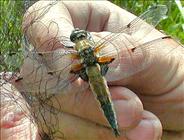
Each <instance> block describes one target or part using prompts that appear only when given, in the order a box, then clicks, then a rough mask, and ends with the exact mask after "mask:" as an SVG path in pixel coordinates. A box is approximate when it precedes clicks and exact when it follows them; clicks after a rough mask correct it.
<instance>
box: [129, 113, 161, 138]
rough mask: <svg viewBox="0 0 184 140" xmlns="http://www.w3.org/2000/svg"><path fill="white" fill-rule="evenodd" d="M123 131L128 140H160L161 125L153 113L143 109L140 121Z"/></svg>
mask: <svg viewBox="0 0 184 140" xmlns="http://www.w3.org/2000/svg"><path fill="white" fill-rule="evenodd" d="M125 133H126V136H127V138H128V140H160V139H161V136H162V125H161V123H160V121H159V119H158V118H157V117H156V116H155V115H153V114H152V113H150V112H148V111H144V112H143V115H142V120H141V122H140V123H139V124H138V125H137V126H136V127H135V128H133V129H131V130H129V131H126V132H125Z"/></svg>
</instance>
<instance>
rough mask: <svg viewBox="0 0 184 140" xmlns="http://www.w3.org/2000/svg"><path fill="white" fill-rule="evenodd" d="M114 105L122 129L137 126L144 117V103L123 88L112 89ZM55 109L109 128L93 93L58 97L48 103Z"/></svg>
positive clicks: (72, 93) (69, 94)
mask: <svg viewBox="0 0 184 140" xmlns="http://www.w3.org/2000/svg"><path fill="white" fill-rule="evenodd" d="M110 92H111V95H112V100H113V104H114V106H115V110H116V114H117V119H118V122H119V127H120V129H127V128H130V127H133V126H135V125H137V123H138V122H139V121H140V119H141V116H142V111H143V107H142V103H141V101H140V100H139V99H138V97H137V96H136V95H135V94H134V93H132V92H131V91H130V90H128V89H126V88H122V87H111V88H110ZM47 104H50V105H52V106H53V107H55V108H57V109H58V110H61V111H63V112H67V113H70V114H73V115H76V116H79V117H81V118H84V119H88V120H90V121H92V122H95V123H98V124H101V125H105V126H109V124H108V123H107V121H106V119H105V118H104V114H103V113H102V110H101V108H100V105H99V103H98V101H97V100H96V99H95V97H94V95H93V94H92V93H91V91H87V92H85V93H77V95H76V94H75V93H74V92H71V93H68V94H67V95H65V96H63V95H57V96H55V97H53V98H52V99H50V101H49V102H48V103H47Z"/></svg>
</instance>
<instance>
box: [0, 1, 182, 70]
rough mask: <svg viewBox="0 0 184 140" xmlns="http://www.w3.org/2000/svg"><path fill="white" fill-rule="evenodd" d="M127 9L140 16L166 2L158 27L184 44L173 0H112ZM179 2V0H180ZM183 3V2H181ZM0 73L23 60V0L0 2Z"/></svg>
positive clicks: (12, 67)
mask: <svg viewBox="0 0 184 140" xmlns="http://www.w3.org/2000/svg"><path fill="white" fill-rule="evenodd" d="M111 1H112V2H113V3H115V4H117V5H119V6H121V7H122V8H124V9H127V10H128V11H130V12H132V13H134V14H135V15H140V14H141V13H142V12H144V11H146V9H147V8H148V7H149V6H152V5H156V4H165V5H167V6H168V8H169V12H168V18H167V19H166V20H164V21H162V22H161V24H160V25H159V26H158V29H160V30H164V31H165V32H166V33H167V34H169V35H171V36H173V37H174V38H177V39H178V40H180V41H181V42H182V43H183V44H184V33H183V32H184V27H183V28H182V24H184V15H183V16H182V13H181V11H180V10H179V9H178V6H177V4H176V3H175V1H174V0H111ZM178 1H179V0H178ZM181 3H182V5H183V6H184V1H181ZM0 13H1V16H0V31H1V32H0V62H1V63H0V72H1V71H16V70H19V68H20V65H21V62H22V60H23V57H22V56H23V55H22V50H21V42H22V34H21V22H22V17H23V14H24V1H21V0H20V1H13V0H1V1H0ZM183 26H184V25H183Z"/></svg>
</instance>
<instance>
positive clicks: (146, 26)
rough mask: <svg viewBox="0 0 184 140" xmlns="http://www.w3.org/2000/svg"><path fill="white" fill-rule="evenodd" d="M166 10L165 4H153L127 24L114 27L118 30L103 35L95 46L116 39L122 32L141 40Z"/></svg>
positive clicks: (163, 15)
mask: <svg viewBox="0 0 184 140" xmlns="http://www.w3.org/2000/svg"><path fill="white" fill-rule="evenodd" d="M167 11H168V9H167V6H165V5H157V6H153V7H151V8H149V9H148V10H147V11H146V12H144V13H143V14H142V15H140V16H139V17H136V18H135V19H134V20H132V21H131V22H130V23H129V24H128V25H126V26H123V27H121V28H119V29H114V30H115V31H118V33H116V34H114V33H110V34H108V35H106V36H104V37H103V38H102V39H101V40H99V41H98V42H97V43H96V46H99V45H101V44H106V43H109V42H111V41H113V40H115V39H118V38H119V36H121V34H122V33H126V34H128V35H131V36H133V37H134V40H135V41H136V42H141V41H142V40H143V39H144V37H146V36H147V35H148V34H149V33H150V32H151V31H152V30H153V29H154V27H155V26H157V25H158V23H159V22H160V21H161V20H163V19H165V18H166V14H167ZM115 28H118V27H115Z"/></svg>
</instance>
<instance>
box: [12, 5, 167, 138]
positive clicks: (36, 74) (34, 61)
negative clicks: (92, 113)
mask: <svg viewBox="0 0 184 140" xmlns="http://www.w3.org/2000/svg"><path fill="white" fill-rule="evenodd" d="M48 10H49V8H48ZM48 10H45V11H48ZM166 14H167V7H166V6H165V5H157V6H153V7H151V8H149V9H148V10H147V11H146V12H144V13H143V14H142V15H140V16H139V17H137V18H135V19H134V20H132V21H131V22H130V23H128V24H127V25H126V26H124V27H121V28H119V29H118V32H117V33H109V34H108V35H106V36H104V37H103V38H101V39H99V40H98V41H94V39H93V36H92V35H91V33H90V32H88V31H86V30H83V29H79V28H75V29H74V30H73V31H72V33H71V35H70V37H66V36H59V37H58V36H57V34H56V37H55V38H54V39H55V40H54V41H53V40H50V41H47V42H45V44H48V46H49V47H50V48H51V49H50V50H49V51H40V50H39V49H37V47H36V46H35V45H36V43H34V41H33V42H32V43H30V41H29V39H28V37H27V36H26V34H25V36H24V43H25V45H24V46H25V63H26V62H27V63H29V66H27V65H25V66H24V65H23V68H22V71H21V72H20V74H19V75H18V76H17V78H16V79H15V81H14V84H15V85H17V87H20V88H18V89H19V92H20V93H21V94H22V96H23V97H24V98H25V99H26V101H27V103H28V105H29V106H30V108H32V109H31V110H33V112H32V116H33V117H34V120H37V121H39V119H38V117H37V116H38V115H39V116H42V118H44V113H45V112H46V111H48V110H49V111H50V113H52V114H54V116H55V117H57V113H56V112H57V111H56V110H54V108H53V107H52V104H54V103H53V102H52V99H53V98H54V97H56V98H57V96H60V95H63V96H65V95H66V94H69V92H70V89H74V90H75V91H73V92H76V93H77V94H81V93H82V92H84V91H85V90H87V89H90V90H91V91H92V93H93V95H94V97H95V98H94V99H96V100H97V102H98V103H99V107H100V108H101V111H102V112H103V114H104V116H105V118H106V120H107V122H108V124H109V126H110V127H111V129H112V132H113V134H114V135H115V137H118V136H120V135H121V133H120V130H119V126H118V122H117V116H116V112H115V109H114V105H113V102H112V99H111V93H110V91H109V87H108V84H107V81H108V82H109V81H113V80H116V79H117V78H126V77H129V76H132V75H134V74H136V73H138V72H140V71H141V70H142V68H143V65H147V63H146V61H145V60H144V59H145V56H146V55H147V54H146V51H145V50H146V49H147V47H149V46H150V45H155V44H160V43H162V42H164V41H165V39H166V38H167V39H170V37H169V36H166V35H165V36H163V37H159V38H157V39H154V40H151V41H148V42H142V40H143V39H144V37H146V36H147V35H148V34H149V33H150V32H151V31H152V30H153V29H154V27H155V26H156V25H158V23H159V22H160V21H161V20H163V19H165V18H166ZM35 21H36V20H35ZM33 23H34V22H33ZM42 24H43V26H44V23H42ZM30 26H31V25H30ZM52 27H56V28H57V29H58V30H59V27H58V25H57V23H55V22H54V21H53V22H51V23H50V25H49V27H48V28H47V29H48V32H49V28H52ZM28 28H30V27H28ZM145 28H146V29H145ZM143 29H144V31H143ZM118 39H120V40H122V44H123V47H119V46H118V45H117V44H116V43H115V41H116V40H118ZM52 42H54V43H52ZM45 44H42V46H44V45H45ZM56 44H62V45H63V47H61V48H57V49H54V46H55V45H56ZM42 46H41V47H42ZM137 53H138V54H139V53H141V54H142V55H141V57H140V58H136V59H135V58H134V57H133V56H135V55H136V54H137ZM135 61H136V62H138V64H140V65H137V64H135V63H134V62H135ZM143 61H144V63H141V62H143ZM76 98H77V97H76ZM57 103H58V106H62V105H61V104H60V103H61V102H59V101H58V102H57ZM34 108H39V109H38V111H35V110H36V109H34ZM44 110H45V111H44ZM56 120H57V119H56ZM41 123H42V125H43V122H41ZM45 125H46V126H47V129H46V130H43V131H45V132H42V134H41V137H42V138H43V139H44V138H47V139H54V138H55V137H54V135H58V134H57V133H60V130H58V129H57V128H56V127H57V124H55V125H50V124H49V123H47V124H45ZM43 134H44V135H43ZM61 135H62V134H61ZM51 136H52V137H51ZM59 138H61V137H59Z"/></svg>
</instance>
